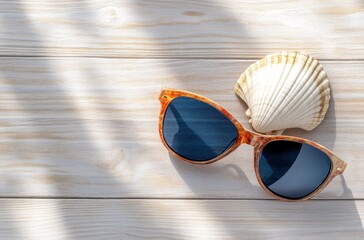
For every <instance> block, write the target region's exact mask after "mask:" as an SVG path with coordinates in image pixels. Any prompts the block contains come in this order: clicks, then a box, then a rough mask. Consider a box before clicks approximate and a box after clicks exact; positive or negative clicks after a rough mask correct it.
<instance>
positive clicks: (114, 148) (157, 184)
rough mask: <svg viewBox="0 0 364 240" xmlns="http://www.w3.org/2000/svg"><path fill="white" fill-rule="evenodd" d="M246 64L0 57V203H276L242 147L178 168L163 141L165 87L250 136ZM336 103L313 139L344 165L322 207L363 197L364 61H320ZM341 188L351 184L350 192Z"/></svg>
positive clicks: (308, 135)
mask: <svg viewBox="0 0 364 240" xmlns="http://www.w3.org/2000/svg"><path fill="white" fill-rule="evenodd" d="M251 63H252V62H251V61H239V60H164V59H154V60H143V59H134V60H131V59H125V60H121V59H100V58H1V59H0V132H1V138H0V142H1V144H0V196H3V197H4V196H17V197H19V196H45V197H59V196H66V197H159V198H165V197H167V198H176V197H177V198H179V197H181V198H190V197H191V198H210V197H212V198H244V199H245V198H253V199H256V198H261V199H266V198H269V197H268V196H267V194H266V193H265V192H264V191H263V190H262V189H261V188H260V187H259V184H258V182H257V180H256V178H255V174H254V170H253V149H252V148H251V147H250V146H241V147H239V148H238V149H237V150H236V151H235V152H234V153H232V154H231V155H229V156H228V157H227V158H226V159H223V160H221V161H219V162H217V163H215V164H212V165H209V166H192V165H188V164H186V163H183V162H180V161H177V160H174V159H171V158H170V156H169V155H168V153H167V150H166V149H165V148H164V147H163V145H162V143H161V142H160V140H159V136H158V115H159V110H160V104H159V102H158V100H157V99H158V96H159V92H160V89H161V87H162V86H163V85H165V86H168V87H171V88H179V89H185V90H189V91H192V92H196V93H199V94H202V95H204V96H206V97H209V98H211V99H213V100H215V101H217V102H218V103H219V104H221V105H222V106H224V107H225V108H226V109H227V110H228V111H230V113H231V114H233V115H234V116H235V117H236V118H237V119H238V120H239V121H241V122H242V123H243V124H244V125H245V126H248V123H247V117H246V116H245V114H244V112H245V110H244V107H245V106H244V105H243V104H242V103H241V102H240V101H239V100H238V98H237V97H236V96H235V94H234V91H233V87H234V84H235V82H236V80H237V79H238V77H239V76H240V74H241V72H242V71H243V69H245V68H246V67H247V66H248V65H249V64H251ZM321 63H322V65H323V66H324V68H325V70H326V72H327V73H328V75H329V78H330V81H331V87H332V92H333V98H332V99H333V100H332V101H331V102H330V109H329V111H328V114H327V116H326V119H325V120H324V122H323V123H322V124H321V125H320V126H319V127H318V128H317V129H316V130H314V131H313V132H304V131H303V130H302V131H301V130H290V131H287V132H286V134H288V135H295V136H301V137H305V138H308V139H311V140H314V141H317V142H319V143H321V144H323V145H325V146H326V147H328V148H329V149H331V150H333V151H334V152H335V153H337V154H338V155H339V156H340V157H341V158H342V159H344V160H345V161H347V162H348V163H349V166H348V168H347V169H346V172H345V173H344V178H336V179H334V181H333V182H332V183H331V184H330V185H329V186H328V187H327V188H326V189H325V190H324V191H323V192H322V193H321V194H320V195H319V196H318V198H330V199H332V198H339V199H353V198H355V199H359V198H364V189H363V187H362V183H363V182H364V177H363V174H362V169H363V168H364V161H362V159H363V155H364V152H363V149H364V141H363V139H362V136H363V134H364V123H363V121H362V119H364V111H363V110H364V109H363V108H364V104H363V103H364V98H363V95H362V93H363V91H364V86H363V84H362V80H363V77H364V75H363V71H362V69H363V67H364V63H363V62H358V61H345V62H342V61H339V62H332V61H330V62H325V61H323V62H321ZM345 181H346V183H345Z"/></svg>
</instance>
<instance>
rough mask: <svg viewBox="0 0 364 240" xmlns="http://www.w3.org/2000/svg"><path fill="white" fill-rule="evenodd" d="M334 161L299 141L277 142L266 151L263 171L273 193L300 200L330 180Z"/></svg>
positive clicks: (264, 151) (260, 168) (261, 174)
mask: <svg viewBox="0 0 364 240" xmlns="http://www.w3.org/2000/svg"><path fill="white" fill-rule="evenodd" d="M330 169H331V160H330V158H329V157H328V156H327V155H326V154H325V153H324V152H322V151H320V150H319V149H317V148H315V147H313V146H311V145H308V144H305V143H299V142H291V141H283V140H281V141H273V142H269V143H268V144H267V145H266V146H265V147H264V149H263V151H262V153H261V155H260V158H259V172H260V177H261V179H262V181H263V183H264V185H265V186H266V187H267V188H268V189H269V190H270V191H272V192H273V193H275V194H277V195H280V196H282V197H284V198H289V199H300V198H304V197H305V196H307V195H309V194H310V193H312V192H313V191H315V190H316V189H317V188H318V187H319V186H320V185H321V184H322V183H323V182H324V181H325V179H326V178H327V176H328V175H329V172H330Z"/></svg>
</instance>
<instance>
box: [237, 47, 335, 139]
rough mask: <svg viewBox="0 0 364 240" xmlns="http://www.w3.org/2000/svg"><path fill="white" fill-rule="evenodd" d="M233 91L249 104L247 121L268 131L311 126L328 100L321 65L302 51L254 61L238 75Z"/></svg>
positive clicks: (318, 117) (327, 82) (306, 128)
mask: <svg viewBox="0 0 364 240" xmlns="http://www.w3.org/2000/svg"><path fill="white" fill-rule="evenodd" d="M235 92H236V94H237V95H238V96H239V97H240V98H241V99H242V100H243V101H244V102H245V103H246V104H247V105H248V110H247V111H246V115H247V116H248V117H249V118H250V120H249V123H250V124H251V125H252V126H253V128H254V129H255V130H256V131H258V132H261V133H267V134H281V133H282V132H283V131H284V130H285V129H288V128H302V129H304V130H312V129H314V128H315V127H317V126H318V125H319V124H320V123H321V121H322V120H323V119H324V117H325V114H326V112H327V109H328V107H329V101H330V86H329V80H328V78H327V75H326V73H325V71H324V70H323V67H322V66H321V64H320V63H319V62H318V61H317V60H316V59H314V58H313V57H311V56H309V55H308V54H306V53H303V52H287V51H282V52H278V53H273V54H271V55H268V56H266V57H264V58H263V59H261V60H259V61H257V62H256V63H254V64H252V65H251V66H250V67H248V68H247V69H246V71H245V72H244V73H243V74H242V75H241V76H240V78H239V80H238V82H237V84H236V86H235Z"/></svg>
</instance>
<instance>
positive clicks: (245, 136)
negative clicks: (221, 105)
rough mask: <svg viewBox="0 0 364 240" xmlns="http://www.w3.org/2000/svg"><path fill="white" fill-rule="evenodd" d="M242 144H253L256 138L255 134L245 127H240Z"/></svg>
mask: <svg viewBox="0 0 364 240" xmlns="http://www.w3.org/2000/svg"><path fill="white" fill-rule="evenodd" d="M239 136H240V144H249V145H252V143H253V140H254V138H255V136H254V134H253V133H252V132H250V131H248V130H246V129H244V128H243V127H241V128H239Z"/></svg>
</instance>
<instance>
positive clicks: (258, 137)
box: [159, 89, 347, 201]
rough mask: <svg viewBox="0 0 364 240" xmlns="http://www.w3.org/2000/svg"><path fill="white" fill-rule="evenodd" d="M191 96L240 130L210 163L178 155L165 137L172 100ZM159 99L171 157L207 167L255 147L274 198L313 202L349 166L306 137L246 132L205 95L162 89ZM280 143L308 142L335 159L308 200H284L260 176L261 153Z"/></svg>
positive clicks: (161, 118)
mask: <svg viewBox="0 0 364 240" xmlns="http://www.w3.org/2000/svg"><path fill="white" fill-rule="evenodd" d="M182 96H183V97H189V98H193V99H197V100H199V101H202V102H204V103H207V104H209V105H211V106H213V107H214V108H216V109H217V110H219V111H220V112H221V113H222V114H224V115H225V116H226V117H227V118H228V119H230V121H231V122H232V123H233V124H234V125H235V127H236V128H237V130H238V138H237V140H236V142H235V144H234V145H233V146H232V147H230V148H229V149H228V150H227V151H225V152H224V153H222V154H221V155H219V156H217V157H215V158H213V159H211V160H208V161H202V162H198V161H192V160H189V159H186V158H183V157H181V156H180V155H178V154H176V153H175V152H174V151H173V150H172V149H171V148H170V147H169V146H168V144H167V143H166V141H165V139H164V137H163V120H164V115H165V112H166V110H167V107H168V105H169V104H170V103H171V101H172V100H173V99H175V98H177V97H182ZM159 100H160V102H161V105H162V107H161V111H160V114H159V135H160V138H161V140H162V142H163V144H164V146H165V147H166V148H167V150H168V151H169V152H170V154H172V155H173V156H174V157H176V158H178V159H180V160H182V161H185V162H188V163H192V164H198V165H204V164H210V163H213V162H216V161H218V160H220V159H222V158H224V157H225V156H227V155H228V154H230V153H231V152H232V151H234V150H235V149H236V148H237V147H238V146H240V145H241V144H244V143H246V144H249V145H252V146H253V147H254V170H255V175H256V177H257V179H258V182H259V184H260V186H261V187H262V188H263V189H264V190H265V191H266V192H267V193H269V194H270V195H271V196H273V197H275V198H277V199H279V200H284V201H304V200H307V199H310V198H312V197H314V196H316V195H317V194H318V193H319V192H321V191H322V190H323V189H324V188H325V187H326V186H327V185H328V184H329V183H330V182H331V181H332V179H333V178H334V177H335V176H337V175H339V174H342V173H343V172H344V170H345V168H346V166H347V163H346V162H345V161H343V160H341V159H340V158H339V157H337V156H336V155H335V154H334V153H333V152H331V151H330V150H328V149H327V148H325V147H324V146H322V145H320V144H318V143H315V142H313V141H310V140H307V139H303V138H299V137H292V136H283V135H262V134H259V133H255V132H252V131H249V130H247V129H245V128H244V127H243V126H242V125H241V124H240V123H239V122H238V121H237V120H236V119H235V118H234V117H233V116H232V115H231V114H230V113H229V112H228V111H227V110H225V109H224V108H223V107H221V106H220V105H218V104H217V103H215V102H214V101H212V100H210V99H208V98H205V97H203V96H200V95H198V94H194V93H191V92H187V91H183V90H175V89H162V91H161V94H160V96H159ZM276 140H287V141H294V142H299V143H305V144H308V145H311V146H313V147H315V148H317V149H319V150H321V151H322V152H324V153H325V154H326V155H327V156H329V158H330V160H331V163H332V164H331V169H330V172H329V175H328V176H327V177H326V179H325V181H324V182H323V183H322V184H321V185H320V186H319V187H318V188H317V189H316V190H315V191H313V192H312V193H310V194H309V195H307V196H305V197H304V198H300V199H289V198H284V197H282V196H280V195H277V194H275V193H274V192H272V191H270V190H269V189H268V188H267V187H266V186H265V185H264V184H263V181H262V179H261V177H260V173H259V167H258V160H259V156H260V154H261V151H262V150H263V148H264V146H265V145H266V144H267V143H269V142H272V141H276Z"/></svg>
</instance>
